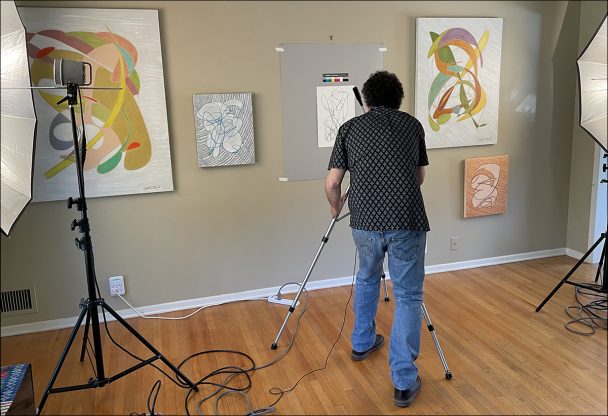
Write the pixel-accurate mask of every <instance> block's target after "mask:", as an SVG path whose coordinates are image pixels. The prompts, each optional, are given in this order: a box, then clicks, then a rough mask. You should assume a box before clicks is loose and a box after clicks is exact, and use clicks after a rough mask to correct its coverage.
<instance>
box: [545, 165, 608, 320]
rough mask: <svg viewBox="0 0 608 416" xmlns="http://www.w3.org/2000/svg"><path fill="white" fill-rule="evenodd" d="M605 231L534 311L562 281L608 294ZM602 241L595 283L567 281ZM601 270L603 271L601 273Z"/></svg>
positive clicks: (605, 181) (607, 169) (603, 181)
mask: <svg viewBox="0 0 608 416" xmlns="http://www.w3.org/2000/svg"><path fill="white" fill-rule="evenodd" d="M603 158H604V159H607V158H608V154H607V153H605V154H604V157H603ZM602 171H603V172H606V171H608V165H607V164H606V163H603V166H602ZM602 183H603V184H608V181H607V180H606V179H602V180H601V181H600V184H602ZM607 228H608V227H607ZM607 233H608V230H607V231H606V232H603V233H602V234H601V235H600V237H599V238H598V239H597V240H596V241H595V243H593V245H592V246H591V247H590V248H589V250H587V252H586V253H585V254H584V255H583V257H582V258H581V259H580V260H579V261H578V262H577V263H576V264H575V265H574V267H572V269H570V271H569V272H568V273H567V274H566V276H564V278H563V279H562V280H561V281H560V282H559V283H558V284H557V286H555V287H554V288H553V290H552V291H551V293H549V294H548V295H547V297H546V298H545V300H543V301H542V302H541V304H540V305H538V307H537V308H536V312H538V311H540V310H541V309H542V307H543V306H545V303H547V302H548V301H549V299H551V297H552V296H553V295H554V294H555V293H556V292H557V291H558V290H559V288H560V287H562V285H563V284H564V283H567V284H569V285H572V286H576V287H580V288H583V289H588V290H591V291H594V292H598V293H604V294H608V261H606V240H607V237H606V234H607ZM602 241H603V242H604V247H603V248H602V254H601V256H600V262H599V263H598V266H597V272H596V274H595V284H592V283H579V282H571V281H569V280H568V279H569V278H570V276H572V275H573V274H574V272H575V271H576V270H577V269H578V268H579V266H580V265H581V264H583V262H584V261H585V260H586V259H587V257H589V255H590V254H591V253H592V252H593V250H595V248H596V247H597V246H599V245H600V243H601V242H602ZM602 271H603V273H602ZM600 274H602V283H601V284H598V280H599V278H600Z"/></svg>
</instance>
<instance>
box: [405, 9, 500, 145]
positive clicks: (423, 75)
mask: <svg viewBox="0 0 608 416" xmlns="http://www.w3.org/2000/svg"><path fill="white" fill-rule="evenodd" d="M501 43H502V19H500V18H418V19H416V118H418V120H420V122H421V123H422V125H423V126H424V130H425V133H426V145H427V148H431V149H432V148H438V147H458V146H475V145H485V144H496V143H497V139H498V98H499V97H498V94H499V89H500V88H499V87H500V54H501Z"/></svg>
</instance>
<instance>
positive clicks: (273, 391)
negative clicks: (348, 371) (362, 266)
mask: <svg viewBox="0 0 608 416" xmlns="http://www.w3.org/2000/svg"><path fill="white" fill-rule="evenodd" d="M356 269H357V250H356V249H355V261H354V265H353V280H352V283H351V285H350V293H349V295H348V300H347V301H346V305H344V316H343V318H342V325H341V326H340V331H339V333H338V337H337V338H336V340H335V341H334V343H333V344H332V346H331V348H330V349H329V352H328V353H327V357H325V363H324V364H323V367H319V368H315V369H314V370H311V371H309V372H308V373H306V374H304V375H303V376H302V377H300V378H299V379H298V381H296V383H295V384H294V385H293V386H291V387H290V388H288V389H286V390H283V389H281V388H279V387H272V388H271V389H270V390H269V391H268V392H269V393H270V394H274V395H279V397H278V398H277V399H276V400H275V401H274V402H273V403H272V404H271V405H270V406H268V407H269V408H270V407H274V406H275V405H276V404H277V403H278V402H279V401H281V399H282V398H283V396H284V395H285V393H289V392H290V391H293V390H294V389H295V388H296V387H297V386H298V384H300V381H302V380H303V379H304V378H305V377H307V376H309V375H311V374H313V373H316V372H317V371H322V370H325V369H326V368H327V363H328V361H329V357H330V356H331V353H332V352H333V350H334V348H335V346H336V344H337V343H338V341H339V340H340V337H342V332H343V331H344V325H345V324H346V315H347V313H348V305H349V304H350V301H351V299H352V297H353V288H354V285H355V272H356Z"/></svg>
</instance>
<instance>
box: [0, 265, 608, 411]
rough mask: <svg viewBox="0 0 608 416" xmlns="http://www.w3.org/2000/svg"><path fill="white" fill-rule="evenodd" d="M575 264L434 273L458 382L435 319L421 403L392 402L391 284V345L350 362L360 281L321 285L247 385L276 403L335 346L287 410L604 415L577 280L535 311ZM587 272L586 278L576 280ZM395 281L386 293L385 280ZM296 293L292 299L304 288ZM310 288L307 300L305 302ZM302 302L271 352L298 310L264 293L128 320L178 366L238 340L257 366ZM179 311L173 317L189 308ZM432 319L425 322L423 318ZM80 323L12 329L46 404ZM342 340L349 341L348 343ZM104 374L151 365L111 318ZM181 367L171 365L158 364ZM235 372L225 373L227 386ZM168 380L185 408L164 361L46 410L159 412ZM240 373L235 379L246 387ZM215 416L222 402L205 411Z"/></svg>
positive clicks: (201, 366) (191, 373) (220, 359)
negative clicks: (571, 326) (575, 326)
mask: <svg viewBox="0 0 608 416" xmlns="http://www.w3.org/2000/svg"><path fill="white" fill-rule="evenodd" d="M574 263H575V261H574V260H573V259H571V258H568V257H565V256H560V257H554V258H547V259H538V260H530V261H525V262H519V263H509V264H503V265H496V266H488V267H483V268H477V269H469V270H460V271H453V272H444V273H436V274H432V275H429V276H427V278H426V282H425V294H424V302H425V305H426V307H427V310H428V312H429V315H430V317H431V320H432V322H433V326H434V328H435V333H436V335H437V337H438V339H439V342H440V344H441V347H442V349H443V352H444V354H445V358H446V360H447V362H448V365H449V367H450V370H451V371H452V373H453V375H454V377H453V379H452V380H449V381H448V380H446V379H445V375H444V369H443V366H442V363H441V361H440V359H439V355H438V353H437V350H436V349H435V345H434V343H433V339H432V337H431V335H430V333H429V331H428V330H427V328H426V325H423V328H422V339H421V354H420V357H419V358H418V360H417V365H418V366H419V368H420V375H421V378H422V380H423V387H422V390H421V392H420V395H419V396H418V398H417V400H416V402H415V404H414V405H413V407H412V408H410V409H400V408H397V407H395V406H394V405H393V399H392V394H393V387H392V384H391V381H390V371H389V367H388V355H389V343H390V329H391V322H392V316H393V312H394V301H393V299H392V296H393V294H392V290H390V289H391V284H390V281H389V282H388V287H389V296H390V298H391V299H390V301H389V302H384V301H383V300H382V299H383V298H384V293H383V292H382V293H381V298H380V303H379V305H378V314H377V318H376V320H377V330H378V332H379V333H382V334H383V335H384V336H385V337H386V345H385V346H384V347H383V348H382V349H380V350H379V351H378V352H376V353H374V354H372V355H371V356H370V357H369V358H368V359H367V360H365V361H362V362H354V361H352V360H351V358H350V351H351V345H350V333H351V331H352V327H353V316H352V304H350V305H348V307H347V308H346V321H345V324H344V330H343V332H342V334H341V336H340V337H339V338H338V334H339V332H340V327H341V325H342V320H343V318H344V313H345V305H346V302H347V300H348V299H349V296H350V290H351V288H350V286H347V287H339V288H333V289H324V290H317V291H313V292H309V293H308V296H309V309H308V311H307V312H306V314H305V315H304V317H303V318H302V320H301V322H300V327H299V330H298V333H297V337H296V341H295V344H294V346H293V347H292V349H291V351H290V352H289V353H288V354H287V355H286V356H285V357H284V358H283V359H282V360H280V361H279V362H278V363H276V364H274V365H272V366H270V367H268V368H263V369H259V370H257V371H255V372H254V373H253V374H252V375H251V379H252V383H253V384H252V387H251V390H250V391H249V392H248V397H249V398H250V400H251V402H252V405H253V406H254V408H259V407H263V406H268V405H270V404H271V403H273V402H274V401H275V400H276V399H277V398H278V396H276V395H273V394H271V393H270V392H269V389H271V388H272V387H278V388H282V389H288V388H290V387H292V386H293V385H294V384H295V383H296V382H297V381H298V379H300V377H302V376H303V375H304V374H306V373H308V372H310V371H312V370H315V369H318V368H321V367H323V365H324V364H325V360H326V357H327V354H328V353H329V350H330V349H331V347H332V345H333V344H334V343H335V347H334V350H333V352H332V354H331V357H330V358H329V360H328V361H327V368H326V369H325V370H322V371H316V372H314V373H313V374H310V375H308V376H306V377H305V378H304V379H302V380H301V381H300V382H299V384H298V386H297V387H296V388H295V390H293V391H291V392H288V393H285V395H284V396H283V397H282V399H281V400H280V401H279V403H278V404H277V405H276V412H275V413H276V414H365V415H368V414H369V415H371V414H421V415H427V414H454V415H481V414H483V415H486V414H530V415H532V414H581V415H583V414H585V415H587V414H592V415H595V414H597V415H605V414H607V412H608V406H607V404H606V403H607V400H608V397H607V392H606V391H607V383H608V377H607V358H606V352H607V348H608V342H607V341H608V340H607V336H606V331H603V330H599V331H597V333H596V334H594V335H592V336H581V335H577V334H574V333H572V332H570V331H568V330H567V329H566V328H565V327H564V325H565V323H566V322H568V321H569V320H570V318H569V317H568V316H567V315H566V313H565V310H564V309H565V307H566V306H568V305H574V304H575V299H574V294H573V293H574V289H573V288H572V287H571V286H569V285H564V286H562V288H561V289H560V290H559V291H558V292H557V293H556V294H555V296H554V297H553V298H552V299H551V300H550V301H549V302H548V303H547V304H546V305H545V306H544V308H543V309H542V310H541V311H540V312H538V313H537V312H535V308H536V306H537V305H538V304H539V303H540V302H541V301H542V300H543V299H544V298H545V296H546V295H547V294H548V293H549V292H550V291H551V290H552V289H553V287H555V285H556V284H557V283H558V282H559V280H560V279H561V278H562V277H563V276H564V275H565V274H566V273H567V272H568V271H569V270H570V268H571V267H572V266H573V265H574ZM576 275H577V276H576V281H591V280H593V279H594V278H595V268H594V266H592V265H587V264H584V265H582V266H581V267H580V269H579V271H578V272H577V274H576ZM573 279H574V276H573ZM382 290H383V289H382ZM291 296H293V295H291ZM304 298H305V295H303V296H302V298H301V301H302V303H301V307H303V305H304V300H305V299H304ZM300 311H301V309H300V308H298V309H296V311H295V312H294V314H292V316H291V318H290V320H289V322H288V325H287V327H286V328H285V330H284V332H283V334H282V336H281V338H280V340H279V344H278V349H277V350H271V349H270V345H271V343H272V342H273V341H274V339H275V337H276V334H277V331H278V329H279V327H280V325H281V323H282V322H283V319H284V318H285V316H286V314H287V307H286V306H283V305H277V304H269V303H267V302H265V301H247V302H239V303H231V304H226V305H221V306H214V307H209V308H206V309H204V310H202V311H200V312H198V313H197V314H196V315H194V316H193V317H191V318H188V319H185V320H151V319H143V318H134V319H129V320H128V322H129V323H130V324H131V325H132V326H133V327H134V328H135V329H136V330H137V331H138V332H139V333H141V334H142V335H143V336H144V337H145V338H146V339H148V341H149V342H150V343H151V344H152V345H153V346H155V347H156V348H158V350H159V351H161V353H162V354H163V355H164V356H165V357H167V359H168V360H169V361H170V362H172V363H173V364H174V365H178V364H179V363H181V362H182V360H184V359H185V358H186V357H188V356H190V355H191V354H194V353H196V352H198V351H203V350H210V349H234V350H239V351H242V352H245V353H247V354H249V355H250V356H251V358H252V359H253V360H254V361H255V363H256V364H257V365H258V366H261V365H263V364H266V363H269V362H271V361H272V360H274V359H275V358H276V357H279V356H280V354H282V353H283V352H284V351H285V350H286V348H287V345H288V343H289V340H290V339H291V335H292V333H293V331H295V330H296V326H297V325H296V323H297V317H298V315H299V313H300ZM189 312H190V311H179V312H173V313H169V314H166V316H173V317H180V316H185V315H187V314H188V313H189ZM423 324H424V321H423ZM108 330H109V331H110V333H111V334H112V336H113V337H114V339H115V340H116V341H117V342H118V343H120V344H121V345H123V346H124V347H125V348H127V349H128V350H129V351H131V352H132V353H133V354H136V355H138V356H139V357H142V358H143V357H145V358H148V357H150V356H151V355H152V353H151V352H150V351H149V350H148V349H147V348H146V347H145V346H144V345H143V344H141V343H140V342H139V341H138V340H137V339H135V338H134V337H133V336H132V335H131V334H130V333H129V332H128V331H127V330H125V329H124V328H123V327H122V326H121V325H120V324H119V323H117V322H109V323H108ZM70 331H71V329H62V330H56V331H48V332H42V333H35V334H27V335H20V336H12V337H4V338H2V340H1V347H2V354H1V362H2V365H7V364H15V363H20V362H29V363H31V364H32V372H33V380H34V390H35V394H36V401H37V402H39V400H40V398H41V395H42V392H43V391H44V389H45V387H46V385H47V383H48V380H49V378H50V376H51V373H52V371H53V369H54V367H55V364H56V362H57V359H58V357H59V355H60V353H61V351H62V349H63V347H64V345H65V342H66V341H67V338H68V336H69V334H70ZM336 340H337V342H336ZM102 341H103V351H104V370H105V373H106V376H107V377H110V376H113V375H115V374H117V373H119V372H120V371H123V370H124V369H126V368H129V367H131V366H133V365H134V364H136V363H137V362H138V361H137V360H136V359H134V358H132V357H129V356H128V355H127V354H126V353H125V352H123V351H121V350H120V349H119V348H118V347H116V346H115V345H114V344H113V343H112V342H111V341H110V339H109V338H108V335H107V333H106V331H105V328H104V327H103V325H102ZM81 343H82V330H81V331H80V332H79V334H78V336H77V338H76V341H75V342H74V345H73V347H72V349H71V350H70V353H69V354H68V357H67V359H66V361H65V364H64V366H63V368H62V369H61V372H60V374H59V377H58V379H57V382H56V383H55V387H58V386H65V385H74V384H81V383H86V382H87V380H88V379H89V377H92V376H93V368H92V366H91V363H90V362H89V360H88V358H85V361H84V362H80V361H79V355H80V347H81V345H82V344H81ZM155 364H157V365H158V366H159V367H161V368H162V369H164V370H165V371H170V370H169V369H168V368H167V366H166V365H164V364H163V363H162V362H161V361H160V360H157V361H156V362H155ZM236 365H240V366H248V365H249V364H248V361H247V360H246V359H245V358H243V357H241V356H238V355H234V354H225V353H215V354H205V355H201V356H197V357H195V358H193V359H191V360H189V361H188V362H187V363H186V364H185V365H184V366H183V367H182V368H181V370H182V371H183V372H184V373H185V374H186V375H187V376H188V377H190V378H191V379H192V380H194V381H198V380H199V379H200V378H202V377H203V376H205V375H206V374H208V373H210V372H211V371H213V370H215V369H217V368H219V367H222V366H236ZM224 378H225V375H221V376H217V377H215V378H213V380H214V381H215V382H221V381H222V380H223V379H224ZM156 380H161V382H162V385H161V389H160V392H159V394H158V399H157V404H156V411H159V412H162V413H164V414H184V413H185V410H184V400H185V397H186V393H187V391H186V390H185V389H182V388H179V387H178V386H176V385H175V384H173V383H172V382H171V381H170V380H169V379H168V378H167V377H165V376H164V375H162V374H161V373H160V372H159V371H157V370H156V369H154V368H152V367H151V366H145V367H143V368H141V369H139V370H137V371H135V372H134V373H131V374H129V375H127V376H125V377H122V378H120V379H118V380H115V381H114V382H112V383H110V384H108V385H106V386H105V387H103V388H97V389H89V390H83V391H75V392H69V393H60V394H53V395H51V396H50V397H49V399H48V401H47V403H46V405H45V408H44V412H43V413H44V414H98V415H101V414H129V413H131V412H138V413H142V412H144V411H146V410H147V409H146V400H147V398H148V395H149V394H150V390H151V388H152V386H153V384H154V383H155V381H156ZM245 383H246V380H245V379H244V377H243V376H239V377H237V378H235V379H234V380H232V381H231V385H232V386H245ZM212 391H214V389H213V388H211V387H204V388H201V391H200V392H198V393H195V394H192V396H191V400H190V401H189V405H188V408H189V411H190V413H191V414H196V412H197V409H196V407H197V405H196V404H197V402H198V401H199V400H200V399H202V398H203V397H204V396H205V395H206V394H209V393H210V392H212ZM218 408H219V410H220V412H221V413H224V414H225V413H230V414H244V413H245V412H247V411H248V409H247V403H246V401H245V399H244V398H243V397H241V396H239V395H236V394H230V395H227V396H225V397H224V398H223V399H222V400H221V401H220V403H219V406H218ZM201 410H202V411H203V412H204V414H213V412H214V401H213V399H211V400H209V401H207V402H205V403H204V404H203V405H202V406H201Z"/></svg>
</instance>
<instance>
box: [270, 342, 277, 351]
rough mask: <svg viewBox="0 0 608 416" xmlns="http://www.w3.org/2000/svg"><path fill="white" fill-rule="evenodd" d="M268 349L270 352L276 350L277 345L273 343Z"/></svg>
mask: <svg viewBox="0 0 608 416" xmlns="http://www.w3.org/2000/svg"><path fill="white" fill-rule="evenodd" d="M270 349H271V350H276V349H277V343H276V342H275V343H273V344H272V345H271V346H270Z"/></svg>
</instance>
